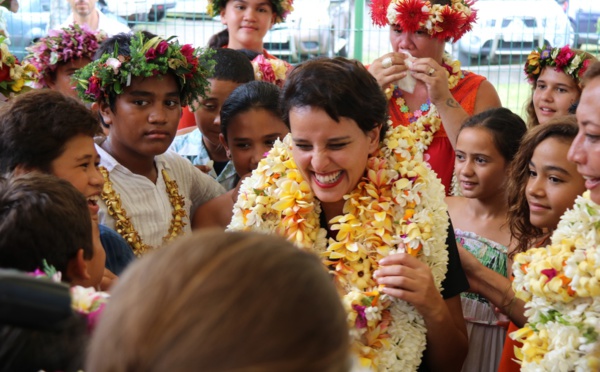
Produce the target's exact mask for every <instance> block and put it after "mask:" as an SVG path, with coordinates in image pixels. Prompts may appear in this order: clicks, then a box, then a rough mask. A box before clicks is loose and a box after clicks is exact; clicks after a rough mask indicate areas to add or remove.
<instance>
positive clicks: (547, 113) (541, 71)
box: [525, 46, 597, 128]
mask: <svg viewBox="0 0 600 372" xmlns="http://www.w3.org/2000/svg"><path fill="white" fill-rule="evenodd" d="M595 61H597V59H596V57H594V56H593V55H591V54H590V53H588V52H584V51H582V50H578V49H571V48H569V46H564V47H562V48H550V47H546V48H545V49H537V50H534V51H532V52H531V53H530V54H529V56H528V58H527V63H526V64H525V75H526V77H527V80H528V81H529V83H530V84H531V98H530V99H529V101H528V102H527V106H526V110H527V115H528V120H527V125H528V127H530V128H531V127H534V126H536V125H539V124H545V123H547V122H548V121H549V120H551V119H552V118H556V117H560V116H564V115H567V114H569V113H571V114H572V113H574V110H575V108H576V107H577V102H578V101H579V97H580V96H581V89H582V88H581V77H582V76H583V73H584V72H585V71H586V70H587V68H588V66H589V65H591V64H592V63H593V62H595Z"/></svg>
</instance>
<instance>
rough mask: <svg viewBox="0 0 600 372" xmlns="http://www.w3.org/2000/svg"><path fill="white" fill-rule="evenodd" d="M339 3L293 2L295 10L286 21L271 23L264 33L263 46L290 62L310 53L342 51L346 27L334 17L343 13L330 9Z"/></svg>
mask: <svg viewBox="0 0 600 372" xmlns="http://www.w3.org/2000/svg"><path fill="white" fill-rule="evenodd" d="M340 3H343V1H339V0H338V1H331V2H330V1H329V0H301V1H295V2H294V11H293V12H292V13H291V14H290V15H289V16H288V17H287V19H286V21H285V22H283V23H280V24H276V25H274V26H273V28H272V29H271V30H270V31H269V32H268V33H267V35H266V36H265V39H264V48H265V49H266V50H267V51H269V53H271V54H273V55H275V56H278V57H280V58H282V59H285V60H288V61H290V62H298V61H299V60H301V59H305V58H308V57H313V56H320V55H327V56H333V55H336V54H337V55H340V54H345V53H346V51H347V49H346V44H347V41H346V39H347V37H345V36H347V35H346V34H347V31H348V30H347V27H346V28H344V27H341V26H340V25H338V24H339V23H340V22H339V19H337V18H335V17H337V14H340V13H341V14H343V15H345V14H344V13H343V12H338V13H334V12H333V11H332V7H333V6H335V7H339V6H340ZM330 14H332V16H330ZM347 19H348V20H349V18H347Z"/></svg>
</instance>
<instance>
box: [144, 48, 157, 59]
mask: <svg viewBox="0 0 600 372" xmlns="http://www.w3.org/2000/svg"><path fill="white" fill-rule="evenodd" d="M145 56H146V61H151V60H153V59H155V58H156V49H154V48H150V49H148V51H147V52H146V54H145Z"/></svg>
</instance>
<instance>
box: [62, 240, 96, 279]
mask: <svg viewBox="0 0 600 372" xmlns="http://www.w3.org/2000/svg"><path fill="white" fill-rule="evenodd" d="M66 275H67V277H68V278H69V279H71V284H72V285H80V284H81V283H82V282H86V281H88V280H90V273H89V272H88V269H87V263H86V261H85V259H84V258H83V248H79V249H78V250H77V254H76V255H75V257H73V258H71V259H70V260H69V262H68V263H67V272H66Z"/></svg>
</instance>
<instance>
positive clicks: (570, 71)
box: [524, 45, 593, 86]
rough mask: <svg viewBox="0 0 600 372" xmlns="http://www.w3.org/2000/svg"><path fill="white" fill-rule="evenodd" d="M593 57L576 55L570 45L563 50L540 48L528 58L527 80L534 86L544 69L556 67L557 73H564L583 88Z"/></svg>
mask: <svg viewBox="0 0 600 372" xmlns="http://www.w3.org/2000/svg"><path fill="white" fill-rule="evenodd" d="M590 57H591V56H588V55H586V53H583V52H582V53H575V52H574V51H573V50H571V48H569V46H568V45H565V46H564V47H562V48H551V47H549V46H547V47H546V48H544V49H542V48H538V49H536V50H534V51H532V52H531V53H529V56H527V62H525V68H524V70H525V75H526V76H527V80H528V81H529V82H530V83H531V84H534V83H535V82H536V81H537V79H538V78H539V77H540V74H541V73H542V70H543V69H544V67H546V66H549V67H554V70H555V71H557V72H560V71H562V72H564V73H565V74H567V75H568V76H569V77H571V78H572V79H573V80H575V82H577V84H578V85H579V86H581V77H582V76H583V74H584V73H585V71H586V70H587V69H588V67H589V66H590V65H591V64H592V62H593V60H592V59H591V58H590Z"/></svg>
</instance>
